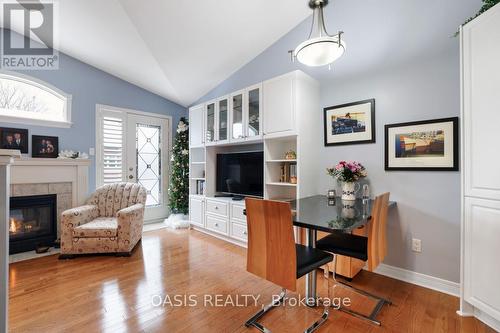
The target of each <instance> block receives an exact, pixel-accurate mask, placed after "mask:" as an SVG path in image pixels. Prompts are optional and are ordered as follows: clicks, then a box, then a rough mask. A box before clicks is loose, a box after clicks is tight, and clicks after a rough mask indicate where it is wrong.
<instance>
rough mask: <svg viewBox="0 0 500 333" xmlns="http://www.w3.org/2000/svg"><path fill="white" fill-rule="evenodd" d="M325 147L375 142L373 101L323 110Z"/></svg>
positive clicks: (368, 100)
mask: <svg viewBox="0 0 500 333" xmlns="http://www.w3.org/2000/svg"><path fill="white" fill-rule="evenodd" d="M324 135H325V146H335V145H348V144H357V143H374V142H375V99H367V100H364V101H359V102H354V103H348V104H342V105H336V106H330V107H327V108H325V109H324Z"/></svg>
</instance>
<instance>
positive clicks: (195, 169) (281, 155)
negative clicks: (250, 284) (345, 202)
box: [189, 71, 322, 246]
mask: <svg viewBox="0 0 500 333" xmlns="http://www.w3.org/2000/svg"><path fill="white" fill-rule="evenodd" d="M189 117H190V128H189V130H190V150H189V152H190V191H189V194H190V195H189V198H190V199H189V215H190V220H191V224H192V226H193V227H194V228H195V229H197V230H200V231H203V232H205V233H208V234H210V235H213V236H215V237H219V238H222V239H225V240H227V241H230V242H233V243H236V244H239V245H243V246H245V244H246V242H247V225H246V217H245V215H244V214H243V211H244V209H245V202H244V201H233V200H232V199H231V198H224V197H216V196H215V195H216V194H217V193H216V179H215V177H216V167H217V163H216V161H217V154H218V153H221V152H228V151H231V152H237V151H248V149H250V150H255V149H262V150H263V151H264V165H263V168H264V184H263V187H264V188H263V193H264V197H265V198H266V199H274V200H287V201H289V200H293V199H296V198H299V197H306V196H309V195H314V194H317V193H316V188H317V186H316V182H315V181H316V174H317V165H316V161H317V156H316V155H315V151H316V150H314V149H310V147H313V146H321V145H322V142H321V137H320V136H318V135H312V133H315V132H317V131H318V130H319V129H318V126H319V125H318V124H320V120H321V119H322V118H321V109H320V107H319V83H318V82H317V81H316V80H314V79H313V78H311V77H309V76H308V75H306V74H305V73H303V72H301V71H293V72H290V73H287V74H284V75H281V76H278V77H275V78H272V79H270V80H267V81H264V82H260V83H257V84H254V85H252V86H249V87H247V88H245V89H241V90H239V91H236V92H233V93H231V94H229V95H227V96H223V97H220V98H216V99H213V100H211V101H208V102H206V103H204V104H201V105H197V106H193V107H191V108H190V110H189ZM200 119H201V121H200ZM193 132H196V133H193ZM199 133H201V135H200V134H199ZM301 133H303V135H301ZM256 147H257V148H256ZM259 147H260V148H259ZM290 150H293V151H295V152H296V154H297V158H296V159H293V160H290V159H287V160H284V159H285V154H286V153H287V152H289V151H290ZM283 163H287V164H289V165H294V166H295V170H296V176H297V181H296V182H293V183H292V181H290V182H285V181H280V180H281V179H280V170H281V166H282V164H283ZM200 182H204V185H205V186H204V191H202V192H200V191H199V187H198V184H199V183H200Z"/></svg>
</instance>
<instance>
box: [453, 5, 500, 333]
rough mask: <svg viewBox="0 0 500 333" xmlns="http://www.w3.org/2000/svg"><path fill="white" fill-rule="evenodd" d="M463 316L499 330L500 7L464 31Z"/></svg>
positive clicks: (462, 48)
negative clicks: (470, 316)
mask: <svg viewBox="0 0 500 333" xmlns="http://www.w3.org/2000/svg"><path fill="white" fill-rule="evenodd" d="M461 56H462V58H461V60H462V175H463V186H462V189H463V190H462V194H463V198H462V208H463V209H462V267H461V286H462V290H461V312H462V313H463V314H473V315H475V316H477V317H478V318H479V319H481V320H483V321H485V322H486V323H487V324H489V325H491V326H493V327H495V328H496V329H500V288H499V285H498V283H499V281H500V264H499V261H498V256H499V253H500V149H499V147H498V143H499V142H500V139H499V134H498V129H499V126H500V97H499V93H498V91H499V87H500V62H499V61H498V59H500V5H496V6H495V7H493V8H492V9H490V10H488V11H487V12H485V13H483V14H482V15H481V16H479V17H478V18H476V19H474V20H473V21H471V22H469V23H467V24H466V25H465V26H463V27H462V30H461Z"/></svg>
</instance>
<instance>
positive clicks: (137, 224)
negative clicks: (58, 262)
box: [60, 183, 147, 258]
mask: <svg viewBox="0 0 500 333" xmlns="http://www.w3.org/2000/svg"><path fill="white" fill-rule="evenodd" d="M146 196H147V193H146V190H145V189H144V187H142V186H141V185H139V184H136V183H117V184H109V185H104V186H101V187H99V188H98V189H97V190H96V191H95V193H94V194H92V196H91V197H90V198H89V199H88V200H87V203H86V205H84V206H81V207H77V208H73V209H69V210H66V211H64V212H63V213H62V219H61V255H60V258H71V257H73V256H74V255H75V254H85V253H116V254H118V255H130V254H131V253H132V250H133V249H134V247H135V245H136V244H137V243H138V242H139V240H140V239H141V237H142V225H143V220H144V206H145V203H146Z"/></svg>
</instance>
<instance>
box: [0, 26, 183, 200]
mask: <svg viewBox="0 0 500 333" xmlns="http://www.w3.org/2000/svg"><path fill="white" fill-rule="evenodd" d="M17 36H18V38H22V37H21V36H20V35H17ZM59 55H60V57H59V70H38V71H37V70H28V71H20V73H22V74H25V75H29V76H32V77H35V78H37V79H40V80H43V81H45V82H48V83H50V84H52V85H54V86H55V87H57V88H59V89H61V90H62V91H64V92H66V93H68V94H71V95H72V96H73V101H72V107H71V121H72V122H73V126H72V127H71V128H69V129H63V128H54V127H41V126H24V125H21V124H9V123H4V122H0V126H3V127H17V128H28V129H29V134H30V135H32V134H40V135H52V136H58V137H59V149H60V150H63V149H72V150H75V151H84V152H87V153H88V151H89V148H90V147H95V146H96V142H95V109H96V104H105V105H111V106H116V107H122V108H129V109H134V110H137V111H145V112H153V113H159V114H164V115H170V116H172V118H173V119H172V121H173V123H172V129H173V130H172V132H173V133H175V130H174V129H175V127H176V126H177V122H178V121H179V118H180V117H183V116H186V115H187V109H186V108H185V107H183V106H181V105H178V104H176V103H173V102H171V101H169V100H167V99H165V98H163V97H160V96H158V95H156V94H153V93H151V92H149V91H147V90H144V89H142V88H139V87H138V86H135V85H133V84H131V83H128V82H126V81H124V80H121V79H119V78H117V77H115V76H113V75H110V74H108V73H106V72H103V71H101V70H99V69H97V68H95V67H93V66H90V65H88V64H86V63H84V62H81V61H79V60H77V59H75V58H72V57H70V56H67V55H65V54H63V53H59ZM30 142H31V140H30ZM30 145H31V144H30ZM30 154H31V151H30ZM91 158H92V166H91V169H90V175H89V178H90V180H89V181H90V184H89V189H90V190H91V191H92V190H93V189H94V188H95V184H96V179H95V157H93V156H92V157H91Z"/></svg>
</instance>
